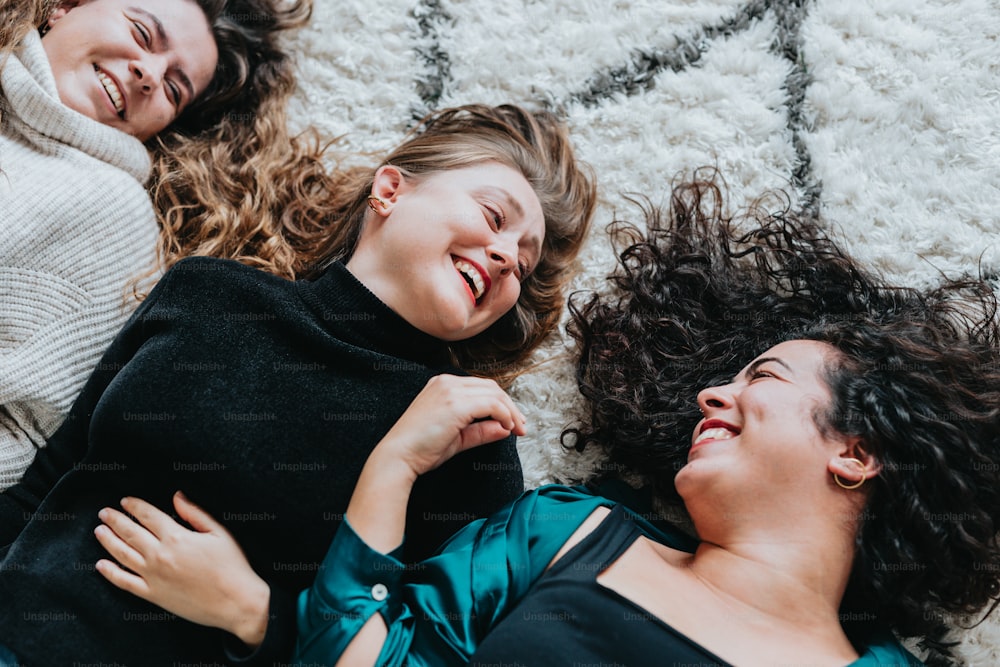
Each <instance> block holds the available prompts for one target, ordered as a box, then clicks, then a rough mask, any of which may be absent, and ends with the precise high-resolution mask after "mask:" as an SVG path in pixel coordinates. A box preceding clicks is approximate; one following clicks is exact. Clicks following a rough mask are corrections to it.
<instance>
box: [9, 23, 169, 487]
mask: <svg viewBox="0 0 1000 667" xmlns="http://www.w3.org/2000/svg"><path fill="white" fill-rule="evenodd" d="M149 170H150V160H149V155H148V153H147V152H146V149H145V147H144V146H143V145H142V143H141V142H140V141H138V140H137V139H135V138H133V137H131V136H129V135H127V134H125V133H123V132H120V131H118V130H115V129H113V128H110V127H107V126H106V125H102V124H101V123H98V122H96V121H93V120H91V119H89V118H87V117H85V116H83V115H82V114H79V113H77V112H75V111H72V110H70V109H68V108H67V107H65V106H63V105H62V104H61V103H60V102H59V96H58V93H57V91H56V85H55V80H54V78H53V76H52V71H51V68H50V67H49V63H48V59H47V57H46V55H45V50H44V49H43V47H42V43H41V39H40V38H39V37H38V36H37V35H36V34H32V35H30V36H29V37H28V38H26V39H25V41H24V43H23V44H22V45H21V47H20V48H19V50H18V51H17V52H15V53H14V54H13V55H12V56H11V57H10V58H9V59H8V60H7V61H6V64H5V65H4V68H3V71H2V72H0V489H4V488H7V487H8V486H10V485H11V484H13V483H14V482H16V481H17V480H18V479H19V478H20V477H21V474H22V473H23V472H24V469H25V468H27V466H28V464H30V463H31V461H32V459H33V458H34V456H35V451H36V448H37V447H41V446H43V445H44V444H45V439H46V438H47V437H48V436H50V435H51V434H52V432H53V431H55V429H56V427H58V426H59V424H60V423H61V422H62V421H63V419H64V417H65V416H66V413H67V412H68V411H69V408H70V405H71V404H72V403H73V400H74V399H75V398H76V395H77V394H78V393H79V391H80V389H81V388H82V387H83V384H84V382H85V381H86V379H87V377H88V376H89V375H90V372H91V371H92V370H93V368H94V366H95V365H96V363H97V361H98V359H99V358H100V356H101V353H102V352H103V351H104V348H105V347H107V345H108V343H110V342H111V339H112V338H113V337H114V335H115V334H116V333H117V332H118V330H119V329H120V328H121V326H122V324H123V323H124V321H125V319H126V317H127V316H128V315H129V313H130V311H131V310H132V308H133V307H134V306H135V305H136V300H135V299H134V298H133V297H131V296H130V293H129V292H127V289H126V287H127V284H128V282H129V280H130V279H132V278H133V277H134V276H136V275H138V274H140V273H142V272H145V271H147V270H148V269H150V268H151V267H152V266H153V262H154V260H155V246H156V237H157V225H156V218H155V216H154V214H153V208H152V205H151V204H150V201H149V196H148V195H147V193H146V190H145V188H144V187H143V183H144V182H145V180H146V179H147V178H148V176H149Z"/></svg>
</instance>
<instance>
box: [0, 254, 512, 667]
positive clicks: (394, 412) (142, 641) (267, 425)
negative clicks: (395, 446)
mask: <svg viewBox="0 0 1000 667" xmlns="http://www.w3.org/2000/svg"><path fill="white" fill-rule="evenodd" d="M445 371H452V372H453V369H451V368H450V366H449V363H448V354H447V350H446V348H445V346H444V344H443V343H441V342H440V341H438V340H437V339H434V338H432V337H430V336H427V335H425V334H423V333H422V332H420V331H419V330H417V329H415V328H413V327H412V326H410V325H409V324H408V323H406V322H405V321H404V320H403V319H401V318H400V317H399V316H397V315H396V314H395V313H393V312H392V311H391V310H390V309H389V308H388V307H386V306H385V305H384V304H383V303H382V302H380V301H379V300H378V299H377V298H376V297H375V296H374V295H373V294H371V293H370V292H369V291H368V290H367V289H365V287H364V286H363V285H361V284H360V283H359V282H358V281H357V280H356V279H355V278H354V277H353V276H352V275H351V274H350V272H348V271H347V269H346V268H345V267H344V266H342V265H334V266H333V267H331V268H330V269H329V270H328V271H327V272H326V273H324V275H323V276H322V277H320V278H319V279H317V280H316V281H313V282H290V281H286V280H283V279H280V278H277V277H274V276H269V275H267V274H264V273H262V272H259V271H256V270H254V269H251V268H248V267H246V266H242V265H240V264H237V263H235V262H230V261H224V260H214V259H206V258H196V259H188V260H184V261H182V262H180V263H178V264H177V265H176V266H175V267H174V268H173V269H171V270H170V271H169V272H168V273H167V274H166V275H165V276H164V277H163V279H162V280H161V281H160V283H159V285H158V286H157V287H156V288H155V289H154V290H153V292H152V294H151V295H150V296H149V297H148V298H147V299H146V300H145V301H144V302H143V304H142V305H141V306H140V307H139V309H138V310H137V311H136V313H135V315H134V316H133V317H132V319H131V320H130V321H129V323H128V324H127V325H126V327H125V328H124V330H123V331H122V332H121V333H120V335H119V336H118V337H117V338H116V339H115V341H114V342H113V343H112V345H111V347H110V348H109V349H108V351H107V353H106V354H105V356H104V357H103V359H102V360H101V362H100V363H99V364H98V367H97V370H96V371H95V373H94V375H93V376H92V377H91V378H90V380H89V382H88V384H87V385H86V387H85V388H84V390H83V392H82V394H81V395H80V398H79V399H78V400H77V402H76V404H75V405H74V407H73V410H72V412H71V413H70V415H69V417H68V419H67V420H66V422H65V424H64V425H63V426H62V428H60V429H59V430H58V431H57V432H56V433H55V434H54V435H53V437H52V438H51V440H50V441H49V443H48V446H47V447H45V448H44V449H42V450H40V451H39V454H38V456H37V458H36V460H35V462H34V463H33V464H32V466H31V467H30V468H29V470H28V472H27V473H26V475H25V477H24V480H23V481H22V482H21V483H20V484H19V485H17V486H15V487H12V488H11V489H10V490H8V491H7V492H6V493H5V494H3V495H0V544H4V545H9V546H8V547H7V548H6V549H5V555H4V557H3V560H2V562H0V645H7V646H9V647H10V648H11V649H12V650H13V651H14V653H15V654H16V655H17V656H18V658H19V659H20V661H21V663H22V664H24V665H27V666H29V667H35V666H37V667H53V666H57V665H72V664H74V663H76V664H80V665H83V664H97V663H103V664H115V663H117V664H122V665H136V666H139V665H141V666H142V667H155V666H156V665H177V664H185V663H187V664H225V663H226V662H227V657H226V654H225V652H224V651H223V644H224V642H223V640H224V633H223V632H222V631H220V630H212V629H207V628H203V627H200V626H196V625H194V624H191V623H188V622H186V621H182V620H180V619H177V618H175V617H174V616H173V615H171V614H168V613H166V612H164V611H162V610H160V609H158V608H156V607H154V606H152V605H150V604H148V603H146V602H144V601H142V600H140V599H138V598H136V597H133V596H132V595H130V594H128V593H124V592H122V591H119V590H118V589H116V588H114V587H113V586H112V585H111V584H109V583H108V582H106V581H105V580H104V579H103V577H101V575H100V574H98V573H97V572H95V571H94V563H95V562H96V561H97V560H98V559H99V558H101V557H104V556H105V555H106V554H105V553H104V551H103V549H102V548H101V547H100V545H99V544H98V543H97V541H96V539H95V537H94V535H93V530H94V527H95V526H97V525H98V519H97V512H98V510H100V509H101V508H102V507H105V506H117V505H118V502H119V499H120V498H122V497H123V496H126V495H134V496H138V497H141V498H145V499H147V500H149V501H151V502H153V503H155V504H156V505H157V506H159V507H160V508H163V509H165V510H167V511H170V508H171V502H170V499H171V495H172V494H173V492H174V491H176V490H178V489H180V490H183V491H184V492H185V493H186V494H187V495H188V497H190V498H191V499H192V500H193V501H194V502H195V503H198V504H199V505H201V506H202V507H204V508H205V509H206V510H208V511H209V512H210V513H212V514H213V515H214V516H215V517H216V518H218V519H219V520H220V521H222V523H223V524H225V525H226V527H227V528H228V529H229V530H230V531H231V532H232V533H233V534H234V536H235V537H236V539H237V540H238V541H239V542H240V544H241V545H242V547H243V549H244V550H245V551H246V554H247V557H248V558H249V560H250V563H251V564H252V565H253V567H254V569H255V570H256V571H257V572H258V573H259V574H260V575H261V576H262V577H264V579H266V580H267V581H268V582H269V584H270V586H271V593H272V595H271V599H272V608H271V619H270V622H269V631H268V636H267V638H266V639H265V643H264V645H263V646H262V647H261V650H260V651H259V652H258V654H256V655H255V656H254V659H256V660H258V661H259V662H261V663H263V664H272V662H274V661H275V659H276V660H277V661H278V662H287V660H288V659H289V657H290V653H291V649H292V645H293V643H294V636H295V623H294V594H295V593H297V592H298V591H299V590H300V589H302V588H305V587H306V586H308V585H309V583H310V582H311V581H312V579H313V577H314V576H315V575H316V573H317V571H318V570H319V568H320V563H321V562H322V560H323V554H324V553H325V551H326V549H327V547H328V546H329V543H330V540H331V539H332V537H333V535H334V533H335V532H336V530H337V527H338V526H339V525H340V522H341V519H342V517H343V513H344V511H345V509H346V507H347V502H348V500H349V496H350V493H351V491H352V489H353V487H354V484H355V481H356V479H357V477H358V475H359V473H360V470H361V467H362V465H363V463H364V461H365V459H366V458H367V456H368V453H369V452H370V451H371V449H372V447H373V446H374V445H375V444H376V442H377V441H378V440H379V439H380V438H381V436H382V435H384V434H385V432H386V431H387V430H388V429H389V428H390V427H391V425H392V424H393V423H394V422H395V420H396V419H397V417H398V416H399V415H400V414H402V412H403V411H404V410H405V409H406V407H407V406H408V405H409V403H410V401H411V400H412V399H413V398H414V396H415V395H416V394H417V393H418V392H419V391H420V389H421V388H422V387H423V386H424V384H425V383H426V382H427V380H428V379H429V378H430V377H431V376H433V375H435V374H437V373H441V372H445ZM522 488H523V487H522V478H521V471H520V466H519V463H518V459H517V453H516V451H515V448H514V444H513V439H510V440H508V441H505V442H504V443H502V444H497V445H490V446H487V447H485V448H481V449H476V450H473V451H471V452H469V453H467V455H463V456H462V457H461V458H457V459H455V460H454V461H452V462H450V463H448V464H446V465H445V466H443V467H442V468H440V469H439V470H437V471H435V472H434V473H432V474H431V475H429V476H428V477H427V478H426V479H422V480H421V481H420V482H419V484H418V487H417V490H416V492H415V496H414V498H413V502H412V503H411V506H410V517H409V521H410V522H412V523H410V524H409V525H411V526H413V527H414V530H413V531H412V532H411V533H410V535H409V537H408V541H407V556H408V558H413V559H419V558H421V557H423V556H426V555H428V554H429V553H430V552H431V551H432V550H433V549H434V547H436V546H437V545H438V544H439V543H440V542H441V541H442V540H443V539H444V537H445V536H447V535H449V534H450V533H451V532H453V531H454V530H455V529H456V528H457V527H458V526H460V525H462V524H464V523H467V522H468V521H469V520H471V519H474V518H476V517H480V516H485V515H487V514H489V513H491V512H492V511H494V510H496V509H497V508H499V507H500V506H502V505H503V504H505V503H506V502H508V501H510V500H512V499H513V498H515V497H516V496H517V495H518V494H519V493H520V492H521V490H522ZM3 553H4V552H0V554H3Z"/></svg>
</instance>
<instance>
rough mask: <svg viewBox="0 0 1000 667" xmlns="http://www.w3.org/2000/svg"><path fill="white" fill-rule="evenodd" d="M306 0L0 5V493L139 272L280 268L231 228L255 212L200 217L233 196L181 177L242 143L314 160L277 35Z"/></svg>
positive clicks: (213, 172)
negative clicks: (204, 266) (287, 107)
mask: <svg viewBox="0 0 1000 667" xmlns="http://www.w3.org/2000/svg"><path fill="white" fill-rule="evenodd" d="M310 11H311V2H310V0H298V1H295V2H288V3H284V2H279V1H278V0H150V2H143V3H135V2H128V1H127V0H58V1H55V2H45V1H43V0H16V1H14V2H10V3H4V6H3V8H2V9H0V31H2V32H0V230H2V234H0V489H3V488H6V487H8V486H10V485H11V484H13V483H14V482H16V481H17V479H19V478H20V476H21V474H22V473H23V471H24V469H25V468H26V467H27V466H28V464H29V463H30V462H31V460H32V458H33V457H34V456H35V453H36V451H37V449H38V448H39V447H42V446H43V445H44V443H45V440H46V439H47V438H48V437H49V436H50V435H51V434H52V433H53V432H54V431H55V429H56V428H57V427H58V425H59V424H60V423H61V422H62V420H63V419H64V418H65V416H66V414H67V412H68V410H69V408H70V406H71V405H72V402H73V400H74V398H75V397H76V395H77V394H78V393H79V391H80V389H81V388H82V387H83V384H84V382H85V381H86V378H87V376H88V374H89V373H90V372H91V371H92V370H93V368H94V365H95V364H96V363H97V360H98V359H99V358H100V355H101V353H102V352H103V351H104V349H105V348H106V347H107V345H108V343H110V341H111V339H112V337H113V336H114V334H115V333H116V332H117V331H118V330H119V329H120V328H121V326H122V324H124V322H125V320H126V318H127V317H128V315H129V313H130V312H131V311H132V310H133V308H134V307H135V305H137V303H138V299H137V298H135V297H136V295H135V294H131V293H132V292H135V291H142V290H145V289H147V288H148V284H147V282H146V281H144V280H142V279H143V278H144V277H145V278H147V279H151V278H153V277H155V276H158V275H159V274H160V272H161V271H162V270H163V269H164V268H166V267H168V266H170V265H171V264H173V263H174V262H175V261H177V259H178V258H180V257H183V256H186V255H190V254H214V255H217V256H226V257H228V256H249V255H255V254H257V253H260V255H261V258H260V259H259V262H260V263H262V264H264V265H267V266H271V267H272V268H273V269H274V270H275V272H277V273H283V274H288V273H289V272H288V271H287V270H285V269H286V268H287V267H285V266H278V264H280V262H276V261H275V260H274V257H273V255H274V254H275V253H274V252H272V251H270V250H268V249H267V248H265V247H264V245H259V246H258V245H252V244H249V243H248V242H247V240H246V238H245V237H246V236H247V234H246V233H244V232H243V231H242V230H243V229H244V228H245V227H254V226H256V227H257V228H258V229H259V227H260V224H261V223H260V220H259V217H258V218H257V219H254V218H253V217H252V216H247V219H246V220H245V222H243V223H241V224H240V225H236V226H235V227H234V226H233V225H231V224H229V223H228V222H227V225H226V226H220V225H218V224H216V225H213V224H212V220H213V219H215V218H216V217H219V216H223V215H224V214H225V211H227V210H228V209H227V208H226V207H225V206H223V205H222V203H221V202H222V200H223V199H231V200H232V201H239V200H240V199H241V198H242V195H240V196H237V194H236V193H235V192H233V191H225V190H223V189H222V187H221V185H215V186H213V187H204V188H190V187H187V185H188V184H191V183H194V182H197V181H199V180H201V179H203V180H207V181H208V182H209V183H212V184H222V183H226V182H227V179H226V176H227V175H228V174H231V173H232V172H234V171H235V170H238V169H240V168H243V167H242V165H244V164H245V163H246V156H247V155H250V154H253V155H254V156H255V157H254V160H256V161H257V162H255V163H254V164H258V163H261V162H264V163H267V162H269V163H272V165H274V166H272V167H271V168H272V169H278V168H279V167H278V166H277V165H279V164H280V165H281V168H283V169H285V170H286V171H287V172H288V173H289V174H293V173H294V174H295V177H296V178H307V177H308V175H309V174H310V173H313V172H314V171H315V170H316V166H315V164H314V163H315V160H314V159H313V155H314V153H315V148H310V147H307V146H306V145H305V144H301V145H300V144H294V145H293V147H292V149H291V150H290V151H289V149H288V145H289V144H288V141H287V140H286V139H287V136H286V135H287V130H285V129H284V124H285V115H284V114H285V112H284V104H285V102H286V100H287V98H288V96H289V94H290V92H291V89H292V85H293V83H294V77H293V74H292V63H291V60H290V58H289V57H288V55H287V54H286V53H285V52H284V50H283V49H282V48H281V46H280V44H279V43H278V35H279V33H281V32H284V31H286V30H288V29H290V28H294V27H296V26H300V25H302V24H303V23H304V22H305V20H306V19H307V18H308V16H309V13H310ZM235 109H238V110H239V113H238V114H237V113H233V110H235ZM271 146H282V147H283V150H282V151H281V152H279V151H278V150H277V149H276V148H271ZM237 165H240V166H237ZM265 175H266V176H269V175H270V174H265ZM247 181H248V179H243V180H242V181H241V183H242V184H246V183H247ZM147 184H148V186H149V188H150V189H149V190H148V191H147V189H146V186H147ZM195 190H197V192H196V191H195ZM150 194H152V197H153V202H152V204H151V202H150ZM257 204H258V207H259V208H265V209H266V208H267V207H266V205H265V204H266V202H264V201H263V200H262V199H260V198H258V200H257ZM277 206H279V204H275V207H277ZM158 222H159V223H160V224H159V225H158ZM274 234H277V232H274ZM212 236H214V237H216V238H223V239H226V240H227V243H226V244H221V243H216V244H214V245H206V244H205V243H204V239H206V238H209V237H212ZM263 236H264V234H258V235H257V237H256V238H258V239H260V238H261V237H263ZM158 245H159V246H160V250H159V261H157V246H158ZM265 245H266V244H265ZM285 254H286V255H289V254H290V253H287V252H286V253H285Z"/></svg>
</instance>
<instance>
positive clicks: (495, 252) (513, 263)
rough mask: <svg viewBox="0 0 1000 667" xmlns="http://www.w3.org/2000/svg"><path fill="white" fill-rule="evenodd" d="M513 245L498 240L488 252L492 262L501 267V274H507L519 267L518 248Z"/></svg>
mask: <svg viewBox="0 0 1000 667" xmlns="http://www.w3.org/2000/svg"><path fill="white" fill-rule="evenodd" d="M511 245H512V244H505V243H503V242H500V241H497V242H496V243H493V244H492V245H491V246H490V247H489V249H488V250H487V252H486V254H487V256H488V257H489V258H490V262H491V263H493V264H496V265H497V266H499V267H500V275H501V276H506V275H507V274H509V273H510V272H512V271H513V270H514V269H515V268H517V249H516V248H513V247H511Z"/></svg>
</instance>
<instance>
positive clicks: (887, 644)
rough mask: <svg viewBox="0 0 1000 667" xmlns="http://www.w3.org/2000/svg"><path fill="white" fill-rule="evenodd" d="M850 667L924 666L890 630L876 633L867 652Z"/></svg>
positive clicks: (849, 666)
mask: <svg viewBox="0 0 1000 667" xmlns="http://www.w3.org/2000/svg"><path fill="white" fill-rule="evenodd" d="M848 667H924V663H922V662H921V661H920V660H918V659H917V657H916V656H914V655H913V654H912V653H910V652H909V651H907V650H906V649H905V648H904V647H903V645H902V644H900V643H899V641H898V640H897V639H896V638H895V637H894V636H893V635H892V633H891V632H889V631H888V630H883V631H881V632H879V633H877V634H876V636H875V638H874V639H873V640H872V642H871V643H870V644H869V645H868V646H867V647H866V649H865V652H864V653H862V654H861V656H860V657H859V658H858V659H857V660H855V661H854V662H852V663H851V664H850V665H848Z"/></svg>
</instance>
